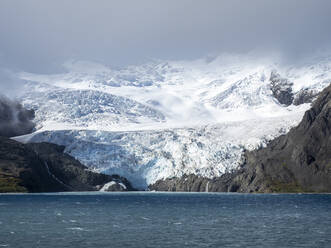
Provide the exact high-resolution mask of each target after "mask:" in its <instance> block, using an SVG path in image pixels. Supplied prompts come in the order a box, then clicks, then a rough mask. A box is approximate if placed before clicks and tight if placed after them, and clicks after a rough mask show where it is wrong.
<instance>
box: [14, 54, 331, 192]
mask: <svg viewBox="0 0 331 248" xmlns="http://www.w3.org/2000/svg"><path fill="white" fill-rule="evenodd" d="M279 61H280V60H279ZM279 61H278V62H277V60H275V61H272V62H270V61H268V60H265V59H257V58H256V57H253V56H245V57H244V56H219V57H208V58H204V59H200V60H195V61H153V62H150V63H147V64H143V65H138V66H129V67H127V68H122V69H117V70H115V69H111V68H108V67H105V66H103V65H99V64H95V63H91V62H82V61H71V62H68V63H66V64H65V65H64V66H65V68H66V72H65V73H62V74H56V75H37V74H31V73H27V72H24V73H20V74H19V75H18V76H19V77H20V78H21V79H23V80H24V81H25V89H24V92H25V93H24V95H23V96H22V98H21V99H22V101H23V104H24V106H25V107H28V108H33V109H35V110H36V122H37V131H36V132H35V133H34V134H31V135H27V136H23V137H17V138H16V139H17V140H20V141H24V142H40V141H46V142H53V143H57V144H60V145H65V146H66V150H65V151H66V152H67V153H69V154H71V155H72V156H74V157H75V158H77V159H78V160H80V161H81V162H82V163H84V164H86V165H87V166H89V167H90V168H91V169H93V170H95V171H99V172H104V173H108V174H114V173H116V174H119V175H121V176H124V177H126V178H128V179H129V180H130V181H131V182H132V184H133V186H135V187H137V188H140V189H146V188H147V186H148V185H149V184H151V183H154V182H155V181H157V180H159V179H164V178H169V177H178V176H182V175H183V174H191V173H194V174H197V175H201V176H206V177H209V178H212V177H215V176H220V175H222V174H223V173H224V172H226V171H229V170H234V169H236V168H237V167H238V166H239V165H240V164H241V162H242V153H243V151H244V149H255V148H258V147H261V146H265V145H266V144H267V143H268V142H269V141H270V140H271V139H273V138H275V137H277V136H279V135H281V134H285V133H286V132H288V130H289V129H290V128H291V127H293V126H295V125H297V124H298V122H299V121H300V120H301V118H302V116H303V114H304V112H305V111H306V110H307V109H308V108H309V106H310V104H309V103H304V104H300V105H294V104H291V105H289V106H286V105H283V104H281V103H280V102H279V101H278V100H277V99H276V98H275V97H274V95H273V91H272V90H271V81H270V76H271V74H272V72H273V73H278V74H279V75H280V76H281V78H282V80H280V81H279V82H280V86H279V87H280V90H282V88H281V87H284V89H285V87H289V85H290V90H292V92H291V94H292V95H293V98H294V99H296V98H298V97H299V94H301V93H302V92H303V91H309V92H313V93H318V92H320V91H321V90H322V89H323V88H324V87H326V86H327V85H328V84H330V82H331V57H330V56H326V57H315V58H309V59H307V61H308V62H305V61H303V62H302V64H299V65H298V64H297V65H288V64H283V63H281V62H279ZM282 82H287V85H285V83H284V85H283V86H282Z"/></svg>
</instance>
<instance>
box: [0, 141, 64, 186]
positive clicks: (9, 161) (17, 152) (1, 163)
mask: <svg viewBox="0 0 331 248" xmlns="http://www.w3.org/2000/svg"><path fill="white" fill-rule="evenodd" d="M65 190H66V188H65V187H64V186H63V185H61V184H59V183H58V182H56V180H54V179H53V178H52V177H51V176H50V175H49V173H48V172H47V170H46V167H45V165H44V161H42V160H41V159H40V158H39V157H38V156H37V154H36V153H34V152H33V151H32V150H31V149H29V148H28V147H26V146H25V145H23V144H21V143H18V142H16V141H13V140H10V139H8V138H4V137H0V192H47V191H48V192H55V191H65Z"/></svg>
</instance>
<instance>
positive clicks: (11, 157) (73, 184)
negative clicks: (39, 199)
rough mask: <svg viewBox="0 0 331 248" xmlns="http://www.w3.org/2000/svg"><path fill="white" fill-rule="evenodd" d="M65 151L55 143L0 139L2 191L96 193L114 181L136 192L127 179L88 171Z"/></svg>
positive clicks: (0, 183) (0, 188)
mask: <svg viewBox="0 0 331 248" xmlns="http://www.w3.org/2000/svg"><path fill="white" fill-rule="evenodd" d="M63 150H64V147H63V146H58V145H55V144H49V143H36V144H27V145H24V144H21V143H19V142H16V141H14V140H10V139H8V138H5V137H0V192H61V191H95V190H99V189H100V188H101V187H102V186H103V185H104V184H106V183H108V182H110V181H114V180H116V181H119V182H121V183H122V184H124V185H125V186H126V190H133V188H132V186H131V184H130V183H129V182H128V180H127V179H125V178H123V177H120V176H117V175H112V176H110V175H105V174H99V173H95V172H92V171H89V170H88V168H87V167H86V166H84V165H82V164H81V163H80V162H79V161H77V160H76V159H74V158H73V157H71V156H69V155H68V154H65V153H63ZM114 190H116V189H114Z"/></svg>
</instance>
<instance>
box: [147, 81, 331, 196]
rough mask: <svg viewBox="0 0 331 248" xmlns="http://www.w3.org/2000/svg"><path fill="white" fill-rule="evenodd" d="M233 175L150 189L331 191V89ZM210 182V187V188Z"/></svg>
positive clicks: (191, 179)
mask: <svg viewBox="0 0 331 248" xmlns="http://www.w3.org/2000/svg"><path fill="white" fill-rule="evenodd" d="M244 157H245V159H244V161H245V163H244V164H243V166H242V167H241V168H240V169H239V170H237V171H234V172H232V173H227V174H225V175H223V176H221V177H219V178H215V179H207V178H201V177H198V176H195V175H189V176H183V177H182V178H171V179H166V180H160V181H157V182H156V183H155V184H153V185H150V187H149V188H150V190H157V191H199V192H203V191H207V189H208V191H209V192H212V191H218V192H331V85H329V86H328V87H327V88H326V89H324V90H323V91H322V92H321V93H320V95H319V97H318V98H317V100H316V101H315V102H314V104H313V106H312V108H311V109H310V110H308V111H307V112H306V113H305V115H304V117H303V119H302V121H301V122H300V124H299V125H298V126H297V127H295V128H293V129H291V130H290V132H289V133H288V134H286V135H282V136H280V137H278V138H276V139H275V140H273V141H271V142H270V143H269V144H268V146H267V147H266V148H262V149H259V150H255V151H251V152H248V151H247V152H245V156H244ZM207 184H208V186H207Z"/></svg>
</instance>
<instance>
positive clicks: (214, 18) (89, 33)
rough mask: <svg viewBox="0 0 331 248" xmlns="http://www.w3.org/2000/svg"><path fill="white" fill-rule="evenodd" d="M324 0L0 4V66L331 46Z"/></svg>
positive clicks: (40, 67)
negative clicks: (70, 60)
mask: <svg viewBox="0 0 331 248" xmlns="http://www.w3.org/2000/svg"><path fill="white" fill-rule="evenodd" d="M330 9H331V1H329V0H278V1H274V0H250V1H241V0H231V1H220V0H208V1H196V0H181V1H175V0H169V1H161V0H142V1H129V0H121V1H106V0H98V1H87V0H81V1H67V0H58V1H45V0H30V1H16V0H2V1H1V2H0V33H1V39H0V67H1V66H6V67H7V68H14V69H19V70H24V71H29V72H36V73H53V72H57V71H61V70H62V69H63V68H62V67H61V65H62V63H63V62H64V61H66V60H68V59H77V60H91V61H95V62H99V63H102V64H106V65H110V66H114V67H116V66H126V65H130V64H137V63H142V62H145V61H148V60H150V59H154V58H156V59H195V58H199V57H202V56H206V55H208V54H220V53H230V54H231V53H237V54H240V53H248V52H251V51H256V52H258V53H261V54H264V55H268V54H271V53H274V52H279V53H281V54H283V56H285V57H286V58H287V59H289V60H291V61H297V60H300V59H302V58H304V57H305V56H309V55H310V54H312V53H314V52H316V51H317V50H321V49H328V48H329V44H331V32H330V27H329V24H330V23H331V15H330Z"/></svg>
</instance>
